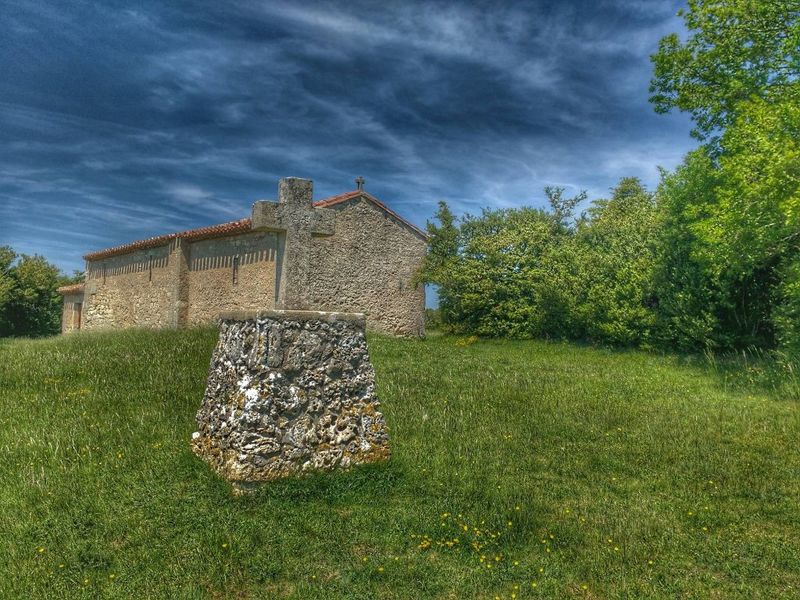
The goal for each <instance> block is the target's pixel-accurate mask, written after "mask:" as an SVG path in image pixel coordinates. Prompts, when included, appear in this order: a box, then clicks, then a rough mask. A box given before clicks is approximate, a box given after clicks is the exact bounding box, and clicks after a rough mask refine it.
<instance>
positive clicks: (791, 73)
mask: <svg viewBox="0 0 800 600" xmlns="http://www.w3.org/2000/svg"><path fill="white" fill-rule="evenodd" d="M679 15H681V16H683V19H684V23H685V25H686V29H687V30H688V31H689V36H688V38H687V39H686V41H684V42H681V40H680V38H679V36H678V34H674V33H673V34H671V35H668V36H666V37H664V38H663V39H662V40H661V42H660V44H659V49H658V52H657V53H656V54H654V55H653V56H652V57H651V58H652V61H653V65H654V74H653V78H652V80H651V84H650V92H651V94H652V96H651V98H650V100H651V101H652V102H653V103H654V105H655V109H656V111H657V112H661V113H665V112H668V111H669V110H671V109H672V108H677V109H679V110H682V111H686V112H688V113H689V114H691V115H692V118H693V119H694V121H695V125H696V128H695V130H694V132H693V133H694V134H695V135H696V136H697V137H699V138H700V139H705V138H707V137H708V136H709V135H711V134H714V133H715V132H719V131H721V130H723V129H724V128H726V127H727V126H728V125H730V124H731V123H732V122H733V121H734V120H735V119H736V117H737V115H738V114H739V112H740V110H741V108H742V102H745V101H748V100H751V99H754V98H760V99H761V100H764V101H765V102H768V103H772V102H778V101H783V100H785V101H789V102H798V101H800V87H799V86H798V76H800V0H689V2H688V10H685V11H683V10H682V11H681V12H680V13H679Z"/></svg>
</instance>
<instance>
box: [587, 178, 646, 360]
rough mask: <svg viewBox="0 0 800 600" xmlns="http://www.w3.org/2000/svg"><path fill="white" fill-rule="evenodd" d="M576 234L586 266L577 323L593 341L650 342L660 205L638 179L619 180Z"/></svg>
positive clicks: (629, 343) (590, 212)
mask: <svg viewBox="0 0 800 600" xmlns="http://www.w3.org/2000/svg"><path fill="white" fill-rule="evenodd" d="M587 217H588V218H587V219H586V220H585V221H584V222H583V223H582V224H581V226H580V227H579V228H578V232H577V240H576V241H577V246H578V247H579V248H580V249H581V256H582V257H583V261H584V265H583V269H582V281H581V285H580V288H582V289H583V290H584V292H583V293H584V297H583V298H581V300H580V302H578V303H577V304H576V307H575V312H576V314H575V315H574V317H573V318H574V319H575V320H576V321H578V322H580V323H582V329H583V330H584V331H585V335H586V336H587V337H589V338H590V339H593V340H595V341H599V342H604V343H612V344H619V345H638V344H645V343H647V342H648V340H649V338H650V334H651V330H652V327H653V320H654V314H653V310H652V308H653V307H652V304H653V301H652V295H653V294H652V278H653V268H654V250H655V238H656V225H657V221H656V207H655V203H654V199H653V194H651V193H649V192H648V191H647V190H646V189H645V188H644V186H643V185H642V184H641V182H640V181H639V180H638V179H637V178H635V177H626V178H623V179H621V180H620V182H619V184H617V186H616V187H615V188H614V190H613V192H612V196H611V198H610V199H608V200H598V201H596V202H594V203H593V204H592V206H591V207H590V208H589V211H588V215H587Z"/></svg>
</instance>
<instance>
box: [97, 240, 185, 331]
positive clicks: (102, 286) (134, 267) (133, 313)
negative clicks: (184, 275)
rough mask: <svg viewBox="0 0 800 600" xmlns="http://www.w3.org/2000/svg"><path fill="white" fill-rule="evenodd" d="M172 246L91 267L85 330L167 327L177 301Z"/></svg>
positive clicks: (102, 262) (146, 250)
mask: <svg viewBox="0 0 800 600" xmlns="http://www.w3.org/2000/svg"><path fill="white" fill-rule="evenodd" d="M171 247H172V245H171V244H165V245H164V246H158V247H156V248H149V249H145V250H136V251H134V252H129V253H127V254H122V255H117V256H111V257H108V258H104V259H99V260H94V261H89V262H88V263H87V271H86V284H85V294H84V295H85V300H84V306H83V311H84V322H83V325H82V328H85V329H98V328H111V327H114V328H122V327H167V326H169V325H171V323H170V312H171V310H172V309H173V307H174V305H175V302H176V300H177V299H176V297H175V292H176V286H175V285H174V282H173V280H174V277H175V273H174V270H173V269H170V268H169V265H170V249H171Z"/></svg>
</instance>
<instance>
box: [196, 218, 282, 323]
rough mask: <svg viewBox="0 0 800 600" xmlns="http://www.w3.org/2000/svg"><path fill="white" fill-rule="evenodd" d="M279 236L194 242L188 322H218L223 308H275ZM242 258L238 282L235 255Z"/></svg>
mask: <svg viewBox="0 0 800 600" xmlns="http://www.w3.org/2000/svg"><path fill="white" fill-rule="evenodd" d="M277 248H278V237H277V234H276V233H274V232H256V233H247V234H242V235H237V236H232V237H227V238H216V239H210V240H202V241H198V242H193V243H191V244H190V245H189V250H188V273H187V277H186V279H187V286H188V294H187V300H186V301H187V309H186V311H187V318H186V320H187V324H189V325H199V324H203V323H209V322H213V321H215V320H216V319H217V318H218V316H219V314H220V313H221V312H223V311H231V310H267V309H271V308H274V307H275V265H276V256H277ZM236 257H238V266H237V271H238V273H237V277H236V282H235V283H234V279H233V270H234V258H236Z"/></svg>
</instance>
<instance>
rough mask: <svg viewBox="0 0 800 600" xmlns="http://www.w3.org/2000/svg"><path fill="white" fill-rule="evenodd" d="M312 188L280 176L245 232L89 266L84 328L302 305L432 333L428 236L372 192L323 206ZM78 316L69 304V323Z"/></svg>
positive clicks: (397, 329) (381, 326)
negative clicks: (425, 277) (424, 279)
mask: <svg viewBox="0 0 800 600" xmlns="http://www.w3.org/2000/svg"><path fill="white" fill-rule="evenodd" d="M312 189H313V186H312V183H311V181H309V180H305V179H298V178H286V179H282V180H281V182H280V184H279V201H278V202H264V201H261V202H256V203H255V204H254V205H253V211H252V217H251V220H250V221H251V229H250V230H249V231H246V232H239V233H235V234H224V235H219V236H217V237H213V238H211V239H195V240H188V239H182V238H180V237H173V238H172V239H171V240H169V241H168V242H164V244H163V245H161V246H157V245H156V246H153V247H151V248H147V249H136V250H125V251H124V253H122V254H113V255H107V254H106V255H105V257H104V258H98V259H94V260H87V268H86V271H87V277H86V286H85V292H84V298H83V319H82V322H81V324H82V327H85V328H90V329H93V328H110V327H115V328H118V327H133V326H139V327H182V326H186V325H195V324H201V323H208V322H211V321H213V320H215V319H216V318H217V317H218V315H219V313H220V312H221V311H225V310H235V309H251V310H268V309H272V308H284V309H286V308H295V309H296V308H302V309H315V310H327V311H338V312H363V313H365V314H367V316H368V322H369V325H370V328H371V329H375V330H378V331H381V332H385V333H389V334H393V335H407V336H420V335H424V324H423V323H424V308H425V290H424V286H422V285H415V284H414V282H413V279H414V275H415V274H416V271H417V269H419V267H420V265H421V261H422V257H423V256H424V255H425V252H426V247H427V246H426V239H425V237H424V234H421V233H420V232H419V231H417V230H415V229H414V228H413V227H411V226H409V225H408V224H407V223H405V222H403V220H402V219H400V218H399V217H397V216H396V215H392V214H390V212H387V210H385V209H382V208H381V207H380V206H377V205H376V204H375V202H376V200H375V199H374V198H372V197H371V196H369V195H368V194H366V193H363V192H358V191H357V192H350V193H348V194H345V195H343V196H345V197H346V198H345V201H342V202H340V203H336V204H335V205H331V206H330V207H319V206H317V207H315V206H313V202H312ZM378 204H380V203H379V202H378ZM237 223H238V222H237ZM237 226H238V225H237ZM112 250H113V249H112ZM234 264H235V265H236V269H237V279H236V282H235V283H234V277H233V271H234ZM74 302H76V300H73V303H74ZM70 311H71V307H70V305H69V304H67V303H65V304H64V313H63V318H64V320H66V319H72V317H71V316H70V315H69V314H68V313H69V312H70Z"/></svg>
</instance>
